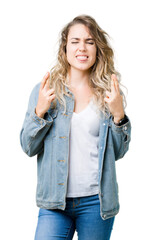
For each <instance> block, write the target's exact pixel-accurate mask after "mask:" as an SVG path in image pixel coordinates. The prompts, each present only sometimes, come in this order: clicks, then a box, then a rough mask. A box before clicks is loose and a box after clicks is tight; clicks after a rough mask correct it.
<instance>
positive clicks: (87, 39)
mask: <svg viewBox="0 0 151 240" xmlns="http://www.w3.org/2000/svg"><path fill="white" fill-rule="evenodd" d="M72 39H74V40H80V38H70V40H72ZM92 40H93V41H94V39H93V38H86V41H92Z"/></svg>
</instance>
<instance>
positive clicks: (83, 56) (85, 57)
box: [76, 55, 88, 61]
mask: <svg viewBox="0 0 151 240" xmlns="http://www.w3.org/2000/svg"><path fill="white" fill-rule="evenodd" d="M76 58H77V59H78V60H80V61H86V60H87V59H88V56H87V55H77V56H76Z"/></svg>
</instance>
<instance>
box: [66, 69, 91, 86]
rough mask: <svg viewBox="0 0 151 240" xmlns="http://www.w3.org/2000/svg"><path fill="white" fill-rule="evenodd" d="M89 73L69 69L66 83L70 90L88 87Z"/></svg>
mask: <svg viewBox="0 0 151 240" xmlns="http://www.w3.org/2000/svg"><path fill="white" fill-rule="evenodd" d="M89 77H90V72H89V71H79V70H77V69H71V68H70V69H69V71H68V83H69V85H70V87H71V88H82V87H85V86H88V85H89Z"/></svg>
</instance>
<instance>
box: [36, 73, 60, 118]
mask: <svg viewBox="0 0 151 240" xmlns="http://www.w3.org/2000/svg"><path fill="white" fill-rule="evenodd" d="M49 77H50V73H49V72H47V73H46V75H45V76H44V77H43V80H42V81H41V85H40V89H39V96H38V102H37V106H36V110H35V113H36V115H37V116H38V117H40V118H43V117H44V115H45V113H46V112H47V111H48V109H49V108H50V105H51V102H52V101H53V100H54V99H55V94H54V89H53V88H51V89H50V87H49Z"/></svg>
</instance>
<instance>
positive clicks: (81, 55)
mask: <svg viewBox="0 0 151 240" xmlns="http://www.w3.org/2000/svg"><path fill="white" fill-rule="evenodd" d="M76 57H87V58H88V55H83V54H78V55H76Z"/></svg>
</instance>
